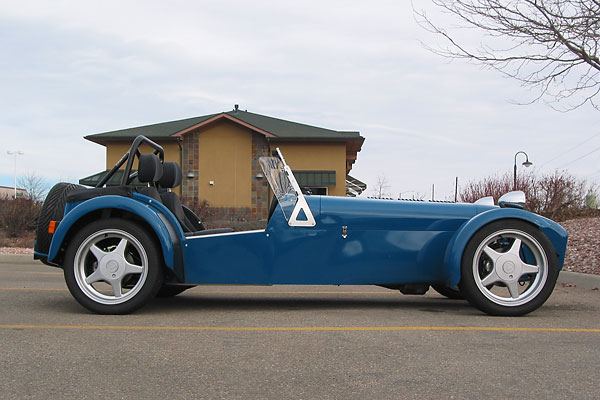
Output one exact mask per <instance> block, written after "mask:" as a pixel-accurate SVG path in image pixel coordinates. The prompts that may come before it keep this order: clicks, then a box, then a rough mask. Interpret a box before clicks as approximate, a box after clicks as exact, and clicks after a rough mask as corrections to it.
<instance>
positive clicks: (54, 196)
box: [35, 182, 83, 254]
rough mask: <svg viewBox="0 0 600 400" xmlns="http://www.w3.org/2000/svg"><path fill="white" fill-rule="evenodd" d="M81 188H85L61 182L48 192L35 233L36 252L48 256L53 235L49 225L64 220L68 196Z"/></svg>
mask: <svg viewBox="0 0 600 400" xmlns="http://www.w3.org/2000/svg"><path fill="white" fill-rule="evenodd" d="M79 188H83V186H80V185H75V184H72V183H65V182H61V183H57V184H56V185H54V186H53V187H52V189H50V191H49V192H48V195H47V196H46V200H44V204H43V205H42V209H41V211H40V215H39V217H38V223H37V229H36V233H35V238H36V242H35V250H36V251H37V252H39V253H42V254H48V251H50V242H52V235H51V234H50V233H48V224H49V223H50V221H60V220H61V219H62V218H63V214H64V213H65V205H66V204H67V195H68V194H69V192H70V191H72V190H73V189H79Z"/></svg>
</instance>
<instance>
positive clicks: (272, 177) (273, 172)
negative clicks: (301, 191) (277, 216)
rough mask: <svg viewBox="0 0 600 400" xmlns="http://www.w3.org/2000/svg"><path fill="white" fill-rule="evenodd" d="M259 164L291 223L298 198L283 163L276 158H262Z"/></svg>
mask: <svg viewBox="0 0 600 400" xmlns="http://www.w3.org/2000/svg"><path fill="white" fill-rule="evenodd" d="M258 162H259V163H260V166H261V168H262V170H263V172H264V174H265V177H266V178H267V181H269V185H271V190H272V191H273V194H275V197H276V198H277V201H278V202H279V206H280V207H281V210H282V211H283V215H284V216H285V219H286V220H287V221H289V220H290V216H291V215H292V211H293V210H294V207H295V206H296V202H297V201H298V196H297V195H296V191H295V190H294V187H293V186H292V183H291V182H290V179H289V178H288V176H287V173H286V172H285V170H284V168H283V163H282V162H281V160H279V159H278V158H275V157H260V158H259V159H258Z"/></svg>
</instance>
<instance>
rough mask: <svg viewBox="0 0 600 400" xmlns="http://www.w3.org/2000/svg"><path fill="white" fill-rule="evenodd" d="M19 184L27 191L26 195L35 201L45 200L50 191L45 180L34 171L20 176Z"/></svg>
mask: <svg viewBox="0 0 600 400" xmlns="http://www.w3.org/2000/svg"><path fill="white" fill-rule="evenodd" d="M19 186H20V187H22V188H23V189H25V191H26V192H27V194H26V197H27V198H28V199H29V200H32V201H34V202H41V201H43V200H44V197H45V195H46V192H47V191H48V185H47V184H46V183H45V182H44V180H43V179H42V178H41V177H40V176H38V175H36V174H35V173H32V172H28V173H27V174H26V175H24V176H22V177H20V178H19Z"/></svg>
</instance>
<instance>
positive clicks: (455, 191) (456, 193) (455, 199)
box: [454, 176, 458, 203]
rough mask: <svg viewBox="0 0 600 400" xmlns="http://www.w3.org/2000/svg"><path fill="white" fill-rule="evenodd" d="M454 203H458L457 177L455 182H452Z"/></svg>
mask: <svg viewBox="0 0 600 400" xmlns="http://www.w3.org/2000/svg"><path fill="white" fill-rule="evenodd" d="M454 202H455V203H457V202H458V176H457V177H456V181H455V182H454Z"/></svg>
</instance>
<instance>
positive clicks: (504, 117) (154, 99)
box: [0, 0, 600, 199]
mask: <svg viewBox="0 0 600 400" xmlns="http://www.w3.org/2000/svg"><path fill="white" fill-rule="evenodd" d="M415 3H416V4H417V6H418V7H424V8H427V9H429V10H430V12H432V13H433V15H434V16H435V15H436V14H435V12H434V11H433V9H432V6H431V5H430V3H429V2H428V1H427V0H421V1H415ZM438 18H440V19H441V20H442V21H444V19H443V18H444V17H443V16H438ZM469 34H470V33H469V32H468V31H467V32H463V33H462V35H466V36H468V35H469ZM467 39H469V38H468V37H467ZM471 39H472V40H476V38H471ZM421 42H425V43H427V44H428V45H435V44H436V43H441V40H440V39H439V38H437V37H435V36H432V35H431V34H429V33H428V32H426V31H424V30H423V29H422V28H420V27H419V26H418V25H417V24H416V23H415V21H414V17H413V12H412V8H411V5H410V2H409V1H397V0H396V1H369V2H363V1H361V2H356V3H355V5H352V3H351V2H348V1H339V2H337V1H322V0H321V1H302V2H293V3H292V2H284V1H252V2H248V1H241V2H238V1H232V0H229V1H226V2H224V1H169V2H165V1H123V0H120V1H107V0H103V1H99V2H95V1H57V0H54V1H52V2H48V1H39V2H38V1H21V2H15V1H4V0H0V50H1V57H0V138H1V140H0V185H4V186H12V184H13V167H14V156H9V155H8V154H7V151H8V150H21V151H23V152H24V155H20V156H18V159H17V168H18V171H17V173H18V175H22V174H24V173H33V174H37V175H40V176H43V177H44V178H46V179H47V180H48V182H51V183H54V182H56V181H59V180H66V181H73V182H76V181H77V180H78V179H79V178H82V177H85V176H88V175H91V174H93V173H96V172H98V171H100V170H103V169H104V168H105V149H104V147H102V146H100V145H97V144H94V143H91V142H88V141H86V140H84V139H83V136H85V135H88V134H92V133H99V132H104V131H110V130H115V129H122V128H127V127H133V126H139V125H146V124H152V123H158V122H164V121H170V120H176V119H182V118H188V117H194V116H199V115H205V114H211V113H216V112H221V111H227V110H230V109H232V108H233V105H234V104H239V105H240V108H242V109H247V110H248V111H251V112H255V113H259V114H265V115H269V116H273V117H277V118H283V119H288V120H292V121H298V122H302V123H307V124H311V125H316V126H322V127H325V128H330V129H336V130H358V131H360V133H361V135H362V136H364V137H365V138H366V141H365V144H364V146H363V149H362V151H361V152H360V153H359V154H358V160H357V162H356V164H355V167H354V168H353V170H352V172H351V174H352V175H353V176H355V177H356V178H358V179H360V180H362V181H364V182H366V183H367V184H369V186H370V187H373V186H374V184H375V182H376V181H377V178H378V176H385V177H386V179H387V180H388V182H389V184H390V188H389V192H390V194H392V195H393V196H398V194H399V193H400V192H407V193H405V194H404V196H405V197H410V196H411V195H412V194H413V192H419V193H422V194H427V196H428V197H429V196H430V193H431V186H432V184H435V187H436V198H437V199H444V198H450V197H451V196H453V185H454V178H455V177H456V176H458V177H459V182H460V183H462V184H465V183H466V182H467V181H469V180H474V179H480V178H482V177H485V176H488V175H491V174H496V173H497V174H502V173H506V172H508V173H512V166H513V158H514V155H515V153H516V152H517V151H519V150H524V151H526V152H527V153H528V154H529V157H530V160H531V161H532V162H533V163H534V166H535V168H536V171H538V172H543V173H547V172H552V171H553V170H554V169H556V168H563V167H564V168H566V169H568V171H569V172H571V173H572V174H574V175H576V176H577V177H580V178H585V179H587V180H589V181H592V182H600V163H599V162H598V161H599V157H600V151H595V152H592V151H593V150H595V149H596V150H598V149H599V148H600V124H599V120H600V112H598V111H595V110H593V109H592V108H591V107H589V106H583V107H581V108H579V109H577V110H575V111H572V112H569V113H560V112H557V111H554V110H552V109H551V108H550V107H548V106H547V105H545V104H543V103H539V104H533V105H526V106H524V105H517V104H515V103H518V102H527V101H528V100H529V99H531V98H533V97H534V96H535V95H536V93H531V92H529V91H528V90H527V89H524V88H522V87H520V86H519V84H518V82H515V81H513V80H509V79H506V78H503V77H501V76H500V75H499V74H498V73H497V72H494V71H490V70H485V69H481V68H480V67H479V66H477V65H475V64H470V63H467V62H461V61H454V62H452V63H449V62H448V60H446V59H443V58H441V57H439V56H436V55H434V54H432V53H430V52H429V51H428V50H426V49H425V48H424V47H423V45H422V44H421ZM590 152H592V153H590ZM587 153H590V154H589V155H587V156H585V155H586V154H587ZM584 156H585V157H584ZM582 157H583V158H582ZM523 161H524V159H519V163H521V162H523ZM292 167H293V165H292Z"/></svg>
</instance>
